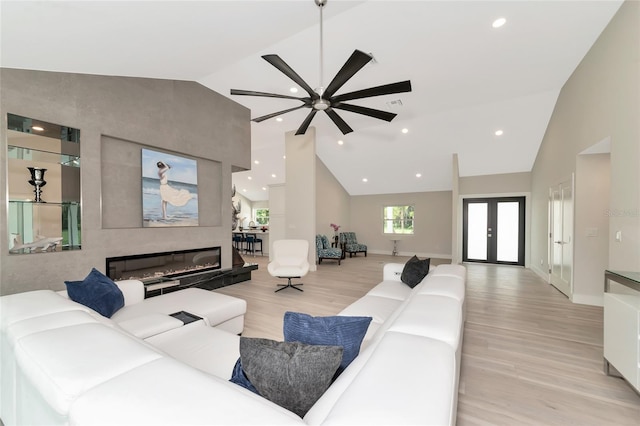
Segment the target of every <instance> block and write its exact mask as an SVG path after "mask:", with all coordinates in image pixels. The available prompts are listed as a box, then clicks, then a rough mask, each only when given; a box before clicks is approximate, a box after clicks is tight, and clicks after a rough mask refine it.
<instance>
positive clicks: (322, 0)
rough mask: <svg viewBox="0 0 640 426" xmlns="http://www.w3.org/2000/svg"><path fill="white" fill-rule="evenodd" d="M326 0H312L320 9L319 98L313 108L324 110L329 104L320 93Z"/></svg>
mask: <svg viewBox="0 0 640 426" xmlns="http://www.w3.org/2000/svg"><path fill="white" fill-rule="evenodd" d="M327 1H328V0H314V2H315V3H316V5H317V6H318V9H320V87H318V88H317V89H316V92H317V93H318V95H319V96H320V99H318V100H317V101H316V102H314V103H313V108H314V109H316V110H325V109H327V108H328V107H329V104H328V103H327V102H326V101H324V100H323V99H322V94H323V93H324V28H323V19H322V10H323V8H324V6H325V5H326V4H327Z"/></svg>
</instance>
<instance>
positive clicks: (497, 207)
mask: <svg viewBox="0 0 640 426" xmlns="http://www.w3.org/2000/svg"><path fill="white" fill-rule="evenodd" d="M462 220H463V225H462V260H463V261H465V262H484V263H496V264H504V265H518V266H524V255H525V197H497V198H466V199H464V200H463V204H462Z"/></svg>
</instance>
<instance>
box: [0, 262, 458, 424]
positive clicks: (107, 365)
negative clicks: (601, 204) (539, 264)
mask: <svg viewBox="0 0 640 426" xmlns="http://www.w3.org/2000/svg"><path fill="white" fill-rule="evenodd" d="M402 269H403V265H402V264H387V265H385V267H384V276H383V281H382V282H381V283H380V284H378V285H377V286H375V287H374V288H373V289H372V290H371V291H369V293H368V294H366V295H365V296H364V297H362V298H361V299H359V300H358V301H356V302H355V303H354V304H352V305H350V306H349V307H347V308H346V309H345V310H344V311H342V312H341V313H340V315H347V316H350V315H358V316H360V315H366V316H371V317H373V320H372V323H371V325H370V327H369V331H368V332H367V335H366V336H365V339H364V341H363V344H362V348H361V351H360V354H359V355H358V356H357V357H356V359H355V360H354V361H353V362H352V363H351V364H350V365H349V366H348V367H347V368H346V370H344V372H343V373H342V374H341V375H340V376H339V377H338V378H337V379H336V380H335V382H333V384H332V385H331V386H330V387H329V389H328V390H327V391H326V392H325V393H324V394H323V396H322V397H321V398H320V399H319V400H318V401H317V402H316V403H315V405H313V407H312V408H311V409H310V410H309V411H308V413H307V414H306V415H305V416H304V418H300V417H298V416H297V415H295V414H294V413H292V412H290V411H288V410H286V409H284V408H282V407H280V406H278V405H276V404H274V403H272V402H270V401H268V400H266V399H265V398H262V397H260V396H258V395H256V394H254V393H252V392H250V391H248V390H246V389H244V388H242V387H240V386H238V385H236V384H234V383H231V382H229V378H230V376H231V372H232V369H233V365H234V363H235V361H236V360H237V359H238V356H239V349H238V346H239V340H240V337H239V336H238V335H237V334H236V331H235V330H236V328H234V327H236V326H237V323H238V320H237V319H235V320H234V318H236V317H237V315H232V314H231V313H230V312H232V311H233V309H231V308H230V306H232V305H233V303H226V302H235V301H229V300H226V299H225V300H223V301H218V303H214V304H212V305H207V304H206V303H205V304H203V303H202V302H203V298H202V297H201V296H202V294H200V293H199V292H197V293H198V294H191V295H189V294H188V293H183V292H186V290H183V291H180V292H176V293H170V294H167V295H164V296H159V297H157V298H151V299H145V300H144V301H141V300H138V299H139V294H138V296H135V293H136V291H137V290H132V291H133V293H134V296H133V298H129V299H128V297H130V296H129V291H128V290H126V291H123V293H124V294H125V308H128V307H130V309H125V308H123V309H125V310H124V311H123V312H122V313H120V315H114V318H112V319H107V318H105V317H102V316H101V315H99V314H98V313H96V312H94V311H92V310H91V309H88V308H86V307H84V306H82V305H80V304H77V303H75V302H73V301H71V300H69V299H67V298H65V297H64V294H58V293H55V292H52V291H48V290H41V291H33V292H27V293H21V294H15V295H9V296H4V297H2V298H0V322H1V327H2V328H1V335H0V356H1V358H0V367H1V388H0V390H1V393H0V418H1V419H2V421H3V422H4V424H5V425H6V426H9V425H14V424H29V425H38V424H43V425H44V424H46V425H50V424H62V425H64V424H70V425H125V424H131V425H133V424H136V425H139V424H147V425H186V424H189V425H190V424H312V425H315V424H327V425H329V424H367V425H372V424H429V425H440V424H443V425H444V424H455V419H456V407H457V393H458V380H459V374H460V353H461V348H462V332H463V327H464V297H465V280H466V272H465V268H464V267H462V266H459V265H440V266H438V267H436V268H434V269H433V270H432V271H431V272H430V273H429V275H427V277H425V278H424V280H422V282H421V283H420V284H418V285H417V286H415V287H414V288H413V289H411V288H409V287H408V286H406V285H405V284H404V283H402V282H401V281H400V274H401V272H402ZM119 285H120V284H119ZM131 285H132V288H133V289H135V287H136V286H137V284H136V283H131ZM192 293H193V292H192ZM212 294H215V295H216V296H221V295H219V294H216V293H212ZM168 296H171V297H168ZM225 297H227V296H225ZM162 298H164V299H162ZM194 298H195V299H197V300H196V301H195V302H194ZM134 299H135V300H137V303H131V304H129V303H128V301H132V300H134ZM154 299H156V300H157V301H154ZM232 299H234V298H232ZM223 302H225V303H223ZM242 302H243V301H242ZM191 303H194V304H191ZM238 303H240V304H241V302H238ZM145 304H147V305H146V306H145ZM156 304H157V305H158V306H155V307H153V306H151V305H156ZM136 305H139V307H136V308H135V309H134V306H136ZM216 305H217V306H226V308H227V309H231V310H227V315H226V316H227V318H226V319H225V318H224V316H225V315H223V314H219V315H216V313H214V312H213V311H214V310H215V309H213V310H212V309H211V306H216ZM190 309H191V310H190ZM180 310H185V311H189V312H192V311H193V310H199V312H192V313H195V314H198V315H199V316H201V317H203V318H206V319H205V320H201V321H195V322H192V323H190V324H187V325H180V326H173V325H176V324H175V323H173V321H171V320H170V321H168V323H173V325H172V326H170V327H169V326H168V327H166V328H167V329H165V330H163V331H161V332H158V330H157V329H156V330H152V329H153V327H152V326H151V324H153V321H152V319H156V320H157V321H158V322H160V323H162V322H163V321H164V320H165V319H166V318H163V317H164V316H166V314H168V313H171V312H176V311H180ZM134 312H137V313H134ZM116 314H118V313H116ZM229 321H231V322H229ZM220 324H222V326H221V327H212V325H213V326H215V325H220ZM230 324H235V325H234V326H232V327H231V330H230V329H227V328H226V326H228V325H230Z"/></svg>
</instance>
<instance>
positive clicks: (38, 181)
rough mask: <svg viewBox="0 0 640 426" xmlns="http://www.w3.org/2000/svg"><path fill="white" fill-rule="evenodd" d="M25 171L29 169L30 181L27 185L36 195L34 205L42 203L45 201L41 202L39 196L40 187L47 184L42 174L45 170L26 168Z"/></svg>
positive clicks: (40, 193) (40, 192)
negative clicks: (31, 187)
mask: <svg viewBox="0 0 640 426" xmlns="http://www.w3.org/2000/svg"><path fill="white" fill-rule="evenodd" d="M27 169H29V172H30V173H31V180H30V181H29V183H30V184H31V185H33V186H34V188H35V189H34V190H33V192H34V193H35V195H36V198H35V200H34V201H35V202H36V203H44V202H45V201H43V200H42V198H41V195H42V187H43V186H45V185H46V184H47V181H46V180H44V172H46V171H47V169H43V168H41V167H27Z"/></svg>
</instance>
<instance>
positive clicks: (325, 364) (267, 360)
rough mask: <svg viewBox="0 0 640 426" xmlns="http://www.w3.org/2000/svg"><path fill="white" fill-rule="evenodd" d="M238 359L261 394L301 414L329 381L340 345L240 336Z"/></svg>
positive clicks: (310, 405) (340, 352)
mask: <svg viewBox="0 0 640 426" xmlns="http://www.w3.org/2000/svg"><path fill="white" fill-rule="evenodd" d="M240 359H241V361H242V369H243V370H244V373H245V374H246V376H247V378H248V379H249V380H250V381H251V384H252V385H253V386H255V388H256V389H257V390H258V392H259V393H260V395H262V396H263V397H265V398H267V399H268V400H270V401H272V402H274V403H276V404H278V405H280V406H281V407H284V408H286V409H287V410H289V411H292V412H294V413H296V414H297V415H298V416H300V417H304V415H305V414H306V413H307V411H309V409H310V408H311V407H312V406H313V404H315V402H316V401H317V400H318V398H320V397H321V396H322V394H323V393H324V392H325V391H326V390H327V388H328V387H329V385H330V384H331V379H332V377H333V375H334V373H335V372H336V370H337V368H338V366H339V365H340V362H341V361H342V348H341V347H339V346H320V345H307V344H304V343H300V342H276V341H274V340H269V339H259V338H250V337H241V338H240Z"/></svg>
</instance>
